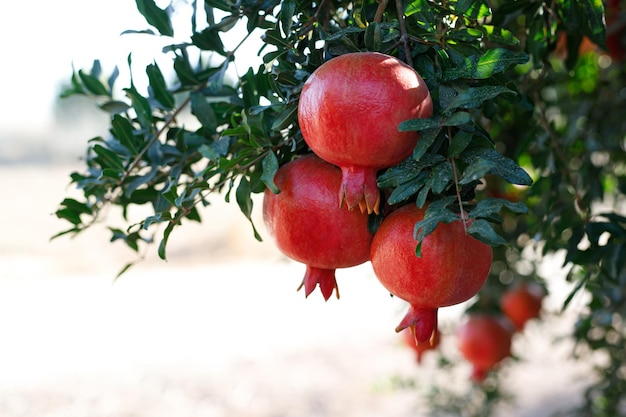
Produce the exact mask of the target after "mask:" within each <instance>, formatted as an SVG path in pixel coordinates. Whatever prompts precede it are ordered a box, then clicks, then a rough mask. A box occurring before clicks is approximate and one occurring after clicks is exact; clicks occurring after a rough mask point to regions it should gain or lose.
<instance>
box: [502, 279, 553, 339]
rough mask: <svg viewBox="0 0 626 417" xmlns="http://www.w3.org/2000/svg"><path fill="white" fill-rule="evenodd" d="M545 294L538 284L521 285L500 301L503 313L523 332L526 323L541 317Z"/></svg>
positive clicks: (505, 294) (504, 295) (506, 293)
mask: <svg viewBox="0 0 626 417" xmlns="http://www.w3.org/2000/svg"><path fill="white" fill-rule="evenodd" d="M543 297H544V292H543V288H541V287H540V286H539V285H537V284H520V285H518V286H517V287H515V288H512V289H510V290H507V291H506V292H505V293H504V294H503V295H502V298H501V299H500V309H501V310H502V313H503V314H504V315H505V316H506V317H507V318H508V319H509V320H511V323H513V325H514V326H515V329H516V330H518V331H521V330H523V329H524V326H525V325H526V322H528V321H529V320H532V319H535V318H537V317H539V315H540V313H541V304H542V301H543Z"/></svg>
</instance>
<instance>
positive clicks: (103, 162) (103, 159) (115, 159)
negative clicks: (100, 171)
mask: <svg viewBox="0 0 626 417" xmlns="http://www.w3.org/2000/svg"><path fill="white" fill-rule="evenodd" d="M92 149H93V151H94V152H95V153H96V155H98V162H99V163H100V166H101V167H102V168H114V169H115V170H116V171H118V172H122V171H124V164H123V163H122V160H121V159H120V157H119V155H117V154H115V152H112V151H111V150H109V149H107V148H105V147H104V146H102V145H97V144H96V145H94V146H93V148H92Z"/></svg>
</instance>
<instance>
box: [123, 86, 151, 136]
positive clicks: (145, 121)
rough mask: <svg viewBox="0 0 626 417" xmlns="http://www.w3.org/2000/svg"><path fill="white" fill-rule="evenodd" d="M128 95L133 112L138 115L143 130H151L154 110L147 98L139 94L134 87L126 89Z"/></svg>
mask: <svg viewBox="0 0 626 417" xmlns="http://www.w3.org/2000/svg"><path fill="white" fill-rule="evenodd" d="M124 91H125V92H126V95H127V96H128V97H129V98H130V101H131V103H132V106H133V110H135V113H136V114H137V120H138V121H139V123H140V124H141V126H142V127H143V128H146V129H149V128H150V127H151V126H152V108H151V107H150V102H149V101H148V99H147V98H145V97H144V96H142V95H141V94H139V92H138V91H137V89H136V88H135V87H134V86H131V87H129V88H125V89H124Z"/></svg>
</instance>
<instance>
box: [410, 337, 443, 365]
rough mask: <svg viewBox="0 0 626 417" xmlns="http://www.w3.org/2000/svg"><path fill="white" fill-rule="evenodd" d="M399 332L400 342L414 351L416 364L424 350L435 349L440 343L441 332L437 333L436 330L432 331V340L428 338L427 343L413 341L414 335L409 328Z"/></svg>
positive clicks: (420, 360)
mask: <svg viewBox="0 0 626 417" xmlns="http://www.w3.org/2000/svg"><path fill="white" fill-rule="evenodd" d="M400 333H401V335H402V342H403V343H404V344H405V345H406V346H408V347H409V348H411V349H412V350H413V352H415V360H416V362H417V363H418V364H420V363H422V356H423V355H424V353H425V352H428V351H430V350H435V349H437V348H438V347H439V344H440V343H441V333H439V331H438V330H436V331H435V332H434V333H433V337H432V340H429V341H428V342H427V343H417V342H416V341H415V335H414V334H413V332H411V329H410V328H406V329H404V330H402V331H401V332H400Z"/></svg>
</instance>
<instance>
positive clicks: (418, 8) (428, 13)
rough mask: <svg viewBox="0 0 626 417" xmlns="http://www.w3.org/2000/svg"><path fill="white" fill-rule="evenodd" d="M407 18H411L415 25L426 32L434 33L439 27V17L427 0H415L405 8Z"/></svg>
mask: <svg viewBox="0 0 626 417" xmlns="http://www.w3.org/2000/svg"><path fill="white" fill-rule="evenodd" d="M405 15H406V17H409V16H410V17H411V20H412V21H413V22H415V24H416V25H417V26H418V27H419V28H421V29H424V30H426V31H429V32H434V31H435V29H436V27H437V16H436V15H435V13H434V8H433V7H432V6H431V5H430V3H429V2H428V1H427V0H413V1H412V2H410V3H409V4H408V5H407V6H406V8H405Z"/></svg>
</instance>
